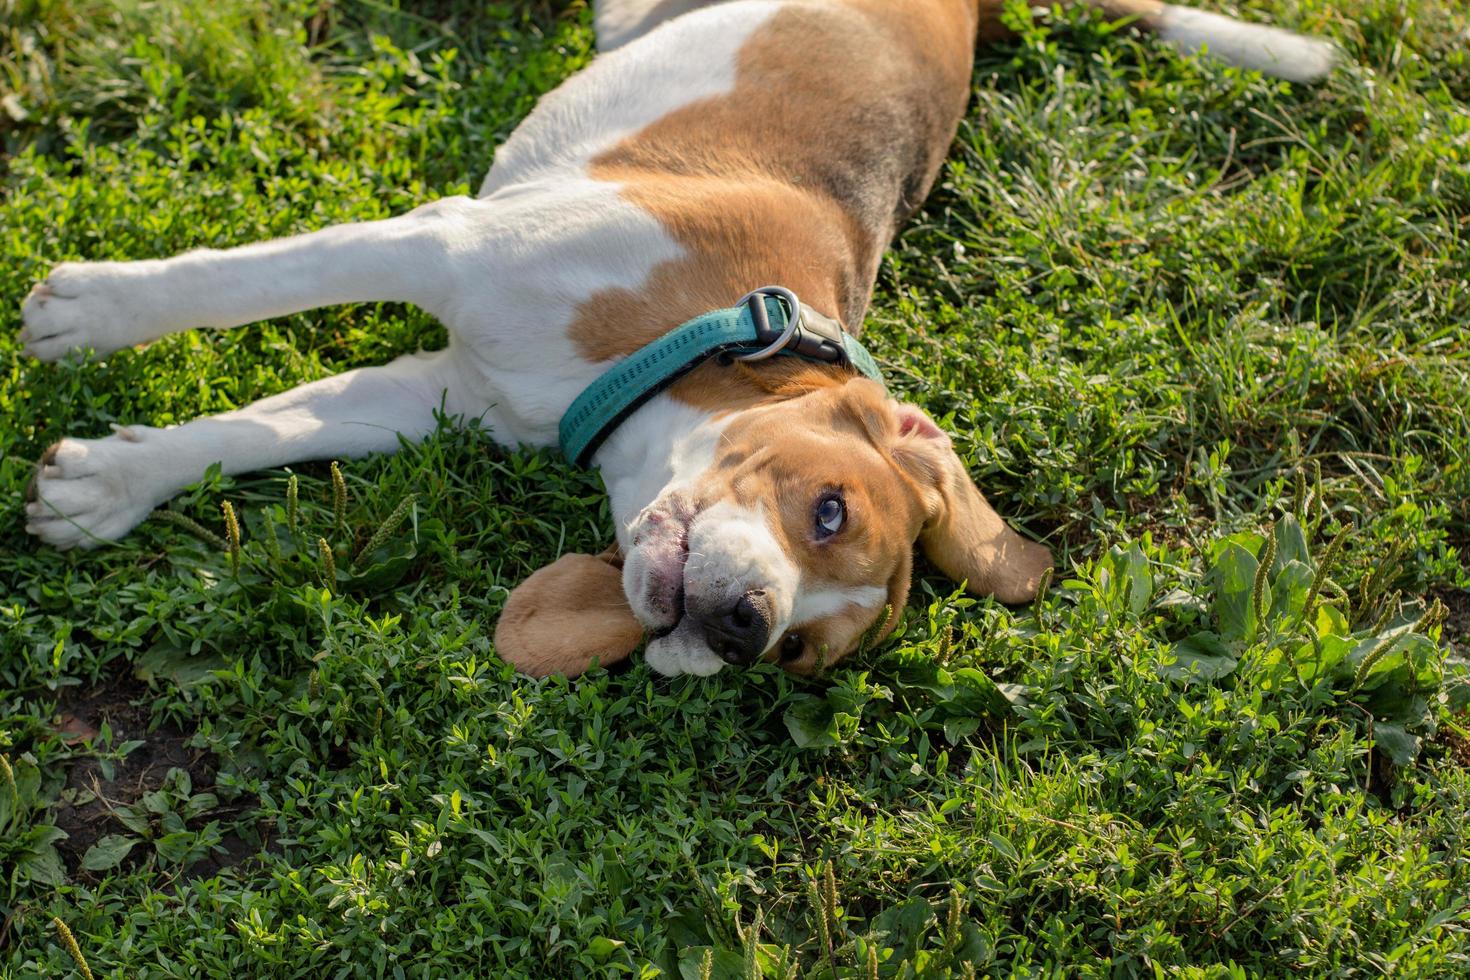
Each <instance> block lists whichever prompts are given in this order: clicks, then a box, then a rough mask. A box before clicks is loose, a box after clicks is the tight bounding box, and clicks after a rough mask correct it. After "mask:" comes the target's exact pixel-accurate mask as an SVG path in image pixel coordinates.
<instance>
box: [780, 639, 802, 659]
mask: <svg viewBox="0 0 1470 980" xmlns="http://www.w3.org/2000/svg"><path fill="white" fill-rule="evenodd" d="M805 650H806V643H804V642H803V641H802V639H801V634H800V633H787V634H786V638H785V639H784V640H782V641H781V662H782V663H783V664H788V663H790V662H791V661H793V660H799V659H801V655H802V652H803V651H805Z"/></svg>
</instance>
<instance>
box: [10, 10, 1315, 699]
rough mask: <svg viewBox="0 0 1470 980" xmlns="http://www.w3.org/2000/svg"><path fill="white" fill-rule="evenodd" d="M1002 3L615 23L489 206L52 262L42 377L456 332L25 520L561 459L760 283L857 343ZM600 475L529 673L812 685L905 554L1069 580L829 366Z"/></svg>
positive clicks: (1005, 589) (79, 463) (101, 531)
mask: <svg viewBox="0 0 1470 980" xmlns="http://www.w3.org/2000/svg"><path fill="white" fill-rule="evenodd" d="M1095 5H1097V6H1100V7H1102V8H1103V10H1104V12H1105V13H1106V14H1107V15H1109V16H1112V17H1119V18H1121V17H1129V18H1133V19H1135V21H1136V23H1137V24H1139V25H1140V26H1142V27H1143V28H1144V29H1147V30H1151V31H1153V32H1154V33H1156V34H1158V35H1160V36H1161V37H1162V38H1163V39H1165V40H1166V41H1169V42H1171V43H1174V44H1176V45H1179V46H1181V47H1182V48H1185V49H1188V50H1195V49H1198V48H1201V47H1205V46H1207V47H1208V49H1209V50H1210V52H1211V53H1213V54H1215V55H1217V56H1220V57H1223V58H1225V59H1226V60H1229V61H1232V62H1235V63H1238V64H1241V65H1245V66H1247V67H1252V68H1258V69H1262V70H1265V71H1268V72H1272V73H1274V74H1278V75H1281V76H1284V77H1287V78H1291V79H1296V80H1308V79H1312V78H1316V77H1318V76H1320V75H1321V74H1323V73H1325V72H1326V71H1327V70H1328V69H1329V67H1330V65H1331V62H1332V50H1331V48H1330V47H1329V46H1328V45H1327V44H1326V43H1325V42H1322V41H1316V40H1311V39H1307V38H1303V37H1299V36H1297V35H1292V34H1288V33H1286V32H1283V31H1278V30H1275V29H1273V28H1267V27H1259V26H1253V25H1246V24H1242V23H1240V22H1238V21H1234V20H1230V19H1228V18H1224V17H1219V16H1216V15H1213V14H1205V13H1199V12H1196V11H1190V10H1184V9H1181V8H1178V7H1171V6H1166V5H1164V4H1161V3H1157V2H1153V0H1098V2H1095ZM1000 6H1001V4H1000V2H999V0H906V2H900V0H726V2H721V3H699V2H691V0H601V2H599V3H598V4H597V5H596V12H595V16H596V26H597V30H598V42H599V46H600V48H601V51H602V53H601V54H599V56H598V57H597V58H596V59H595V60H594V61H593V63H592V64H591V65H590V66H589V67H588V68H587V69H586V70H585V71H583V72H582V73H580V74H579V75H577V76H575V77H573V78H571V79H569V80H568V81H567V82H566V83H565V84H563V85H562V86H561V87H560V88H558V89H557V90H556V91H554V92H552V93H551V94H549V95H548V96H546V97H545V98H544V99H543V100H542V101H541V104H540V105H539V106H537V108H536V109H535V111H534V112H532V113H531V114H530V115H529V116H528V117H527V118H526V120H525V121H524V122H523V123H522V124H521V126H520V127H519V128H518V129H517V130H516V132H515V133H514V134H513V135H512V136H511V138H510V139H509V140H507V141H506V143H505V144H504V146H502V147H501V148H500V149H499V151H498V152H497V154H496V158H495V163H494V167H493V168H492V169H491V171H490V174H489V176H488V177H487V178H486V180H485V183H484V186H483V187H482V188H481V190H480V193H479V196H477V197H475V198H468V197H456V198H447V199H444V200H440V201H436V202H434V203H432V204H427V205H424V206H423V207H420V208H418V209H416V210H414V211H412V212H410V213H408V214H406V215H403V216H402V217H398V218H392V219H389V220H386V221H377V222H371V223H366V224H356V225H345V226H340V227H334V228H328V229H326V230H323V231H318V232H314V233H311V234H305V235H300V236H297V237H294V238H288V239H284V240H280V241H273V242H266V243H263V244H256V245H247V246H244V247H241V248H234V249H229V250H226V251H214V250H201V251H195V252H190V253H187V254H184V255H180V256H178V257H176V258H171V259H165V260H151V261H139V262H93V263H66V264H63V265H61V266H59V267H57V268H56V269H55V270H54V271H53V272H52V273H51V275H50V276H49V277H48V278H47V279H46V281H45V282H43V283H41V284H39V285H38V286H37V287H36V288H35V289H34V290H33V291H32V293H31V295H30V297H29V298H28V299H27V301H26V304H25V309H24V323H25V327H24V331H23V333H22V340H23V342H24V343H25V344H26V346H27V349H28V351H29V352H30V353H31V354H33V355H34V356H36V357H38V358H41V359H43V360H54V359H57V358H60V357H62V356H63V355H65V354H66V353H67V352H68V351H71V350H75V349H78V348H90V349H92V350H93V351H95V352H96V353H98V354H107V353H110V352H112V351H115V350H118V349H120V348H123V347H128V346H132V345H135V344H140V343H146V342H148V341H152V340H155V339H157V338H159V337H162V336H165V335H167V334H170V333H174V332H177V331H182V330H186V329H190V328H194V327H215V328H229V327H238V326H242V325H244V324H248V323H251V322H254V321H258V320H262V319H266V318H268V317H275V316H282V315H285V314H288V313H292V312H296V311H300V310H306V309H311V308H314V307H319V306H324V305H328V304H334V303H348V302H361V301H407V302H411V303H415V304H418V305H419V306H421V307H423V308H424V309H426V310H428V311H429V312H430V313H432V314H434V315H435V316H436V317H438V318H439V319H440V320H442V321H443V322H444V324H445V325H446V326H447V327H448V330H449V336H450V341H449V345H448V347H447V348H445V349H444V350H441V351H436V352H433V353H420V354H415V355H410V356H406V357H402V358H399V359H398V360H396V361H393V362H392V363H390V364H387V365H385V366H382V367H370V368H364V369H361V370H356V371H349V372H347V373H346V374H342V375H339V376H336V377H331V378H326V379H324V380H321V381H317V382H314V383H312V384H308V385H303V386H302V387H299V388H296V389H294V390H291V391H288V392H285V393H283V394H279V395H276V396H274V397H271V398H266V399H264V400H262V401H260V402H257V403H255V404H253V405H250V406H248V407H246V408H244V409H241V410H239V411H235V412H228V413H225V414H223V415H217V416H212V417H209V418H202V419H198V420H196V421H193V422H189V423H187V424H184V425H180V426H176V427H170V428H164V429H158V428H152V427H147V426H142V425H134V426H127V427H120V428H117V429H116V431H115V432H114V433H113V434H112V435H110V436H106V437H104V438H100V439H63V440H62V441H61V442H59V443H57V444H56V445H54V446H53V447H52V448H51V449H50V450H48V451H47V453H46V454H45V457H44V458H43V460H42V462H41V464H40V468H39V470H38V473H37V479H36V483H35V494H34V500H33V501H32V502H31V503H29V504H28V505H27V515H28V521H29V523H28V525H27V528H28V530H29V531H30V532H31V533H33V534H35V535H37V536H38V537H40V538H41V539H42V540H44V541H47V542H49V543H51V544H53V545H55V546H57V547H61V548H69V547H78V546H80V547H86V546H90V545H94V544H97V543H99V542H102V541H107V540H112V539H116V538H119V537H121V536H122V535H124V534H125V533H126V532H127V531H128V530H129V529H130V528H132V527H133V526H134V525H136V524H137V523H138V522H139V521H141V520H143V519H144V518H145V517H146V516H147V515H148V514H149V512H150V511H151V510H152V509H153V508H154V507H156V506H158V505H159V504H160V503H161V502H163V501H165V500H167V499H168V498H169V497H170V496H172V495H173V494H174V493H176V492H177V491H178V490H179V489H180V488H181V487H183V486H184V485H186V484H188V483H190V482H192V481H194V480H196V479H197V478H198V477H199V476H200V475H201V474H202V473H203V472H204V470H205V468H206V467H208V466H209V465H210V464H212V463H215V462H220V463H222V464H223V465H224V467H225V469H226V471H227V472H240V471H249V470H256V469H261V468H265V467H271V466H280V465H283V464H286V463H290V462H293V461H297V460H305V459H322V458H330V457H348V456H360V455H363V454H366V453H374V452H391V451H393V450H394V449H395V448H396V447H397V446H398V442H399V438H400V436H404V437H408V438H412V439H416V438H421V437H423V436H424V435H426V434H427V433H429V432H431V431H432V430H433V428H434V426H435V412H436V410H438V409H439V408H440V406H441V405H442V406H443V407H444V408H445V410H446V411H447V412H448V413H449V414H451V415H454V416H459V417H463V418H473V419H479V420H481V421H482V422H483V423H484V424H485V425H487V426H488V427H489V429H490V430H491V431H492V432H493V434H494V436H495V438H496V439H497V440H499V441H500V442H502V443H504V444H506V445H515V444H518V443H525V444H529V445H533V446H547V445H551V444H553V443H554V442H555V440H556V437H557V421H558V419H559V418H560V416H561V415H562V413H563V411H564V410H565V409H566V408H567V406H568V405H569V404H570V403H571V401H572V400H573V398H575V397H576V395H577V394H578V393H579V392H580V391H582V390H583V389H584V388H585V387H586V386H587V385H588V384H589V383H591V382H592V381H593V380H594V379H595V378H596V377H597V376H598V375H599V374H600V373H602V371H604V370H605V369H606V368H607V366H608V365H609V363H610V362H612V361H614V360H616V359H618V358H620V357H623V356H625V355H627V354H628V353H629V352H631V351H633V350H635V349H637V348H638V347H640V346H642V345H644V344H647V343H649V342H650V341H652V340H654V339H655V338H657V337H658V336H660V335H661V334H662V333H664V332H665V331H668V330H669V329H671V328H673V327H674V326H676V325H678V324H679V323H681V322H683V321H685V320H687V319H689V318H692V317H694V316H697V315H699V314H701V313H705V312H707V311H709V310H713V309H716V308H720V307H725V306H729V305H730V304H731V303H732V302H734V300H735V299H736V298H737V297H739V296H740V295H742V294H743V293H745V292H746V291H748V290H750V289H752V288H754V287H757V286H761V285H764V284H767V283H779V284H782V285H784V286H787V287H789V288H791V289H793V290H794V291H795V292H796V293H797V294H798V295H799V296H800V297H801V298H802V299H803V300H804V301H805V302H806V303H807V304H808V305H809V306H811V307H813V308H815V309H816V310H818V311H820V312H822V313H825V314H827V315H829V316H831V317H834V318H836V319H839V320H840V321H841V322H842V323H843V324H845V325H846V327H847V328H848V329H849V330H854V331H855V330H857V329H859V328H860V327H861V325H862V322H863V316H864V312H865V310H866V308H867V304H868V299H869V294H870V291H871V289H872V286H873V282H874V278H875V276H876V274H877V270H878V263H879V260H880V257H881V255H882V252H883V249H884V248H885V246H886V244H887V242H888V241H889V240H890V238H891V237H892V236H893V234H894V232H895V230H896V229H897V228H898V227H899V225H900V223H902V222H903V221H904V220H905V218H906V217H907V216H908V215H910V214H911V213H912V212H913V211H914V210H915V209H916V208H917V207H918V206H919V204H920V202H922V201H923V199H924V197H925V195H926V193H927V192H928V190H929V188H930V185H931V184H932V182H933V181H934V178H935V176H936V174H937V173H938V171H939V168H940V166H941V164H942V162H943V159H944V156H945V153H946V150H947V148H948V146H949V144H950V141H951V139H952V138H953V135H954V132H955V128H956V126H957V125H958V123H959V120H960V118H961V116H962V114H963V113H964V110H965V104H966V101H967V98H968V95H969V91H970V73H971V59H972V54H973V50H974V46H975V43H976V40H977V38H980V39H989V38H993V37H997V36H999V35H1000V34H1002V33H1003V30H1002V29H1001V27H1000V24H999V21H998V15H999V10H1000ZM594 461H595V463H596V465H597V466H598V467H599V468H600V469H601V471H602V475H603V478H604V481H605V482H606V485H607V489H608V493H609V494H610V497H611V503H612V510H613V513H614V515H615V517H616V522H617V527H616V534H617V544H616V546H615V547H614V548H612V549H610V550H609V552H608V553H606V554H604V555H602V556H599V557H592V556H587V555H568V556H564V557H563V558H561V559H560V560H558V561H557V562H555V563H554V564H552V565H550V566H548V567H547V568H544V569H542V570H541V571H540V572H538V573H536V574H535V575H533V576H532V577H531V578H530V579H528V580H527V581H526V582H525V583H524V584H522V585H521V586H520V587H519V588H518V589H516V591H515V592H514V594H513V595H512V596H511V598H510V600H509V602H508V604H507V608H506V610H505V613H504V615H503V616H502V618H501V622H500V624H499V626H498V629H497V643H498V648H499V650H500V652H501V654H502V655H503V656H505V657H506V658H507V659H508V660H511V661H512V662H514V663H516V664H517V665H518V666H520V667H522V668H523V669H525V670H527V671H528V672H531V673H535V674H547V673H552V672H564V673H568V674H575V673H578V672H580V671H582V670H584V669H586V667H587V666H589V665H590V664H591V663H593V662H601V663H603V664H608V663H610V662H612V661H615V660H618V659H621V658H623V657H626V656H627V655H628V654H629V653H630V652H631V651H632V650H633V649H634V648H636V646H637V645H638V644H639V643H640V642H642V640H643V639H644V637H645V635H649V636H651V637H652V638H651V639H649V640H648V646H647V658H648V661H649V663H650V664H651V665H652V666H653V667H654V668H655V669H657V670H659V671H661V672H663V673H666V674H678V673H693V674H710V673H713V672H715V671H717V670H719V669H720V668H721V667H722V666H724V665H725V664H726V662H735V663H746V662H750V661H752V660H755V659H758V658H762V657H764V658H771V659H777V658H779V659H781V660H782V661H783V662H784V663H785V664H786V665H787V666H788V667H790V668H791V669H794V670H798V671H806V670H811V669H812V668H814V667H815V666H816V665H818V664H820V663H824V662H825V663H831V662H833V661H835V660H837V659H838V658H840V657H841V656H843V655H845V654H847V653H848V652H850V651H851V650H852V649H853V648H854V646H856V644H857V643H858V641H859V639H860V637H862V636H863V635H864V634H865V633H869V632H877V633H884V632H886V631H887V630H890V629H892V627H893V625H894V623H895V622H896V620H897V616H896V611H897V610H899V609H900V608H901V607H902V606H903V603H904V600H905V597H906V595H907V590H908V586H909V577H910V566H911V556H912V548H913V545H914V543H915V542H916V541H917V542H918V543H919V544H920V545H921V546H922V547H923V548H924V550H925V551H926V553H927V554H928V556H929V558H930V559H931V561H932V562H933V563H934V564H935V565H936V566H937V567H938V568H939V569H940V570H942V571H943V572H944V573H946V574H947V575H949V576H950V577H952V578H954V579H955V580H956V581H963V582H965V583H967V585H968V588H969V589H970V590H971V591H972V592H975V593H977V594H982V595H994V596H996V597H998V598H1000V599H1001V600H1002V601H1005V602H1020V601H1025V600H1027V599H1029V598H1031V597H1032V596H1033V595H1034V594H1035V591H1036V589H1037V587H1038V583H1039V581H1040V579H1041V577H1042V575H1043V573H1044V572H1045V570H1046V569H1048V568H1049V567H1050V566H1051V556H1050V554H1049V552H1048V551H1047V549H1046V548H1044V547H1043V546H1041V545H1038V544H1035V543H1032V542H1030V541H1027V540H1025V539H1024V538H1022V537H1021V536H1019V535H1018V534H1016V533H1015V532H1014V531H1012V530H1010V529H1009V528H1008V527H1006V525H1005V524H1004V523H1003V522H1002V521H1001V519H1000V518H999V517H998V516H997V515H996V513H995V512H994V511H993V510H992V509H991V508H990V507H989V505H988V504H986V502H985V500H984V498H983V497H982V496H981V494H980V492H979V490H977V489H976V487H975V486H974V484H973V483H972V482H971V480H970V478H969V476H968V474H967V473H966V471H965V468H964V466H963V465H962V464H961V462H960V460H959V458H958V457H957V455H956V454H955V452H954V450H953V449H952V448H951V445H950V442H949V439H948V437H947V436H946V435H945V434H944V433H943V432H941V431H940V430H939V428H938V427H937V426H936V425H935V424H934V423H933V422H932V421H931V420H930V419H929V418H928V417H927V416H926V415H925V414H924V413H923V412H922V411H920V410H919V409H917V408H914V407H912V406H908V405H904V404H901V403H899V402H897V401H895V400H893V399H891V398H890V397H888V396H887V395H886V394H885V393H884V392H883V390H882V389H881V387H880V386H878V385H876V384H874V383H873V382H870V381H867V380H864V379H861V378H858V377H855V376H854V375H852V374H851V373H849V372H848V371H846V370H844V369H841V368H838V367H833V366H816V365H813V364H808V363H805V362H799V361H796V360H794V359H786V358H778V359H776V360H774V361H768V362H763V363H762V364H761V365H758V366H726V365H722V364H717V363H713V362H711V363H707V364H705V365H704V366H702V367H700V368H698V369H697V370H696V371H695V372H693V373H692V374H691V375H689V376H688V377H686V378H685V379H684V380H682V381H681V382H679V383H678V384H677V385H675V386H674V387H673V388H672V389H671V390H669V391H668V392H666V393H665V394H662V395H660V396H658V397H656V398H654V399H652V400H651V401H649V402H648V403H647V404H646V405H644V406H643V407H642V408H640V409H639V410H638V411H637V412H636V413H635V414H634V415H633V416H632V417H631V418H630V419H628V421H627V422H625V423H624V424H623V425H622V426H621V427H619V428H618V429H617V430H616V431H615V432H614V433H613V435H612V436H611V437H610V438H609V439H608V440H607V441H606V442H605V443H604V444H603V445H602V447H601V448H600V450H599V451H598V452H597V454H596V456H595V460H594ZM834 501H836V503H834ZM839 512H840V514H839ZM834 515H838V516H834ZM834 524H835V525H836V530H835V531H833V530H832V526H833V525H834ZM884 610H887V614H886V619H885V620H884V621H883V622H881V623H880V622H878V620H879V618H880V617H883V616H884V615H885V614H884Z"/></svg>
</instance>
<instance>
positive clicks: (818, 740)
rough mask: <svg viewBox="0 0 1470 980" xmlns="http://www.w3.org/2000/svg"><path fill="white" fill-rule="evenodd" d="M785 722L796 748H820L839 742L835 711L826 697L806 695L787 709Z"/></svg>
mask: <svg viewBox="0 0 1470 980" xmlns="http://www.w3.org/2000/svg"><path fill="white" fill-rule="evenodd" d="M785 722H786V730H787V731H788V732H790V733H791V740H792V741H793V742H795V743H796V745H797V747H798V748H803V749H822V748H828V747H830V746H833V745H837V744H839V739H838V737H837V717H836V713H835V712H834V711H833V710H832V706H831V705H830V704H828V703H827V699H826V698H815V697H808V698H807V699H806V700H804V701H801V702H799V703H798V704H796V705H795V706H793V707H791V708H789V709H787V711H786V716H785Z"/></svg>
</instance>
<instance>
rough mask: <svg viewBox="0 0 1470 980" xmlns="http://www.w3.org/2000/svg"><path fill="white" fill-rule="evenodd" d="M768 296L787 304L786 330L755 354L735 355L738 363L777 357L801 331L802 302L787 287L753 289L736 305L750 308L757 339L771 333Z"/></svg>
mask: <svg viewBox="0 0 1470 980" xmlns="http://www.w3.org/2000/svg"><path fill="white" fill-rule="evenodd" d="M767 296H775V297H776V298H777V299H779V300H781V301H782V302H784V303H785V304H786V310H787V313H786V329H785V330H783V331H782V332H781V336H779V337H777V338H776V339H775V340H774V341H772V342H771V343H770V344H768V345H767V346H765V347H763V348H761V349H760V350H758V351H756V352H755V353H753V354H737V355H735V360H737V361H764V360H766V359H767V358H770V357H775V356H776V355H777V354H779V353H781V352H782V351H783V350H785V349H786V345H787V344H789V343H791V338H792V337H794V336H796V332H797V331H798V330H800V329H801V320H802V315H801V300H799V299H797V298H796V294H795V293H793V292H792V291H791V290H789V289H787V288H786V287H785V286H762V287H761V288H759V289H752V290H751V291H750V292H748V293H746V294H745V295H744V296H742V297H740V300H739V301H738V302H737V303H736V304H735V306H736V307H737V308H739V307H741V306H747V305H748V306H749V307H750V318H751V319H752V320H753V321H755V330H756V336H757V337H765V336H766V335H768V334H769V333H770V332H771V319H770V316H769V315H768V314H767V313H766V304H765V302H764V299H765V297H767Z"/></svg>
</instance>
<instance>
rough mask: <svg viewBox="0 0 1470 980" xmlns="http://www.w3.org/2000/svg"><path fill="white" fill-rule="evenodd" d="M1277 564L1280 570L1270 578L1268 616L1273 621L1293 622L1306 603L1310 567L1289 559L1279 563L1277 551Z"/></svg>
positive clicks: (1278, 622) (1310, 578)
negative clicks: (1282, 563) (1284, 562)
mask: <svg viewBox="0 0 1470 980" xmlns="http://www.w3.org/2000/svg"><path fill="white" fill-rule="evenodd" d="M1277 557H1278V561H1277V563H1276V564H1277V565H1278V566H1279V568H1280V570H1279V571H1278V572H1277V573H1276V577H1275V578H1273V579H1272V580H1271V611H1270V614H1269V615H1270V617H1271V621H1272V622H1273V623H1277V624H1282V623H1286V624H1294V623H1295V621H1296V618H1297V617H1298V616H1300V615H1301V613H1302V610H1303V609H1305V608H1306V605H1307V594H1308V593H1310V592H1311V591H1312V577H1313V574H1314V573H1313V572H1312V569H1311V568H1309V567H1308V566H1306V565H1305V564H1303V563H1302V562H1299V561H1289V562H1287V563H1286V564H1285V565H1281V563H1280V561H1279V558H1280V553H1279V552H1278V553H1277Z"/></svg>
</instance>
